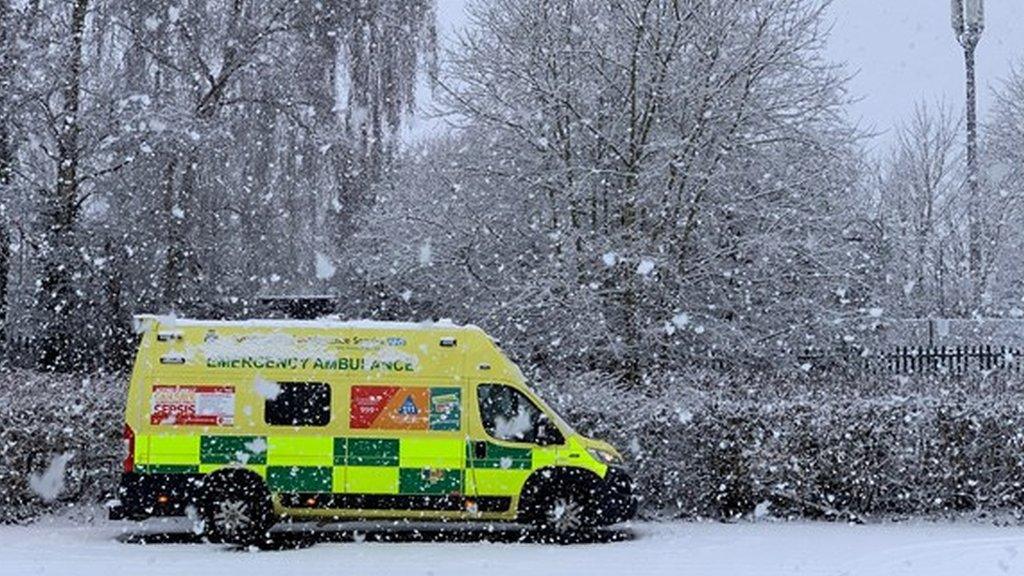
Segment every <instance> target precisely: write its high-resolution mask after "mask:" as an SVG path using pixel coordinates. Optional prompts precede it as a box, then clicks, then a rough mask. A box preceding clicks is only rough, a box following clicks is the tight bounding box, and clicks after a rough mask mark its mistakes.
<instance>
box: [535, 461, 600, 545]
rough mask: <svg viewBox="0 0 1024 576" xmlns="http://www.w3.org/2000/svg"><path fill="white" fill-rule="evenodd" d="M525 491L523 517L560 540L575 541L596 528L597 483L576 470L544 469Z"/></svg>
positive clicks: (543, 531)
mask: <svg viewBox="0 0 1024 576" xmlns="http://www.w3.org/2000/svg"><path fill="white" fill-rule="evenodd" d="M531 480H532V481H530V482H528V483H527V486H526V488H525V490H524V494H523V509H522V513H523V514H522V519H523V520H526V521H527V522H529V523H530V524H533V526H534V527H535V528H537V529H539V530H540V531H541V532H542V533H544V534H548V535H551V536H554V537H555V539H556V540H558V541H563V540H565V541H572V540H573V539H575V538H579V537H582V536H585V535H586V534H588V533H590V532H591V531H592V530H593V529H594V525H595V522H594V506H593V505H592V500H593V493H594V486H595V483H594V482H593V481H592V480H591V478H589V477H588V476H587V474H586V473H583V472H578V471H575V470H565V471H543V472H541V473H540V474H539V475H537V476H536V477H534V478H532V479H531Z"/></svg>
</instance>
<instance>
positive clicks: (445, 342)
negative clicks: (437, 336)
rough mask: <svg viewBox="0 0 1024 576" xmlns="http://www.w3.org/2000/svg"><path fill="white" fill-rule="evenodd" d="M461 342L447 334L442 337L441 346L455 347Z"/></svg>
mask: <svg viewBox="0 0 1024 576" xmlns="http://www.w3.org/2000/svg"><path fill="white" fill-rule="evenodd" d="M458 344H459V342H458V340H456V339H455V337H454V336H445V337H444V338H441V347H443V348H454V347H455V346H457V345H458Z"/></svg>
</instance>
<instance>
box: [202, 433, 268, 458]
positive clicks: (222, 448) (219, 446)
mask: <svg viewBox="0 0 1024 576" xmlns="http://www.w3.org/2000/svg"><path fill="white" fill-rule="evenodd" d="M199 461H200V463H202V464H235V463H239V464H266V463H267V439H266V437H264V436H203V437H202V438H201V442H200V444H199Z"/></svg>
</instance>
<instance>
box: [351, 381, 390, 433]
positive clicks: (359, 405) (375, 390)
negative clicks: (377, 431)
mask: <svg viewBox="0 0 1024 576" xmlns="http://www.w3.org/2000/svg"><path fill="white" fill-rule="evenodd" d="M396 392H398V386H353V387H352V401H351V402H350V405H351V406H350V409H349V421H348V425H349V428H358V429H367V428H373V427H374V426H373V422H374V420H376V419H377V417H378V416H380V413H381V412H383V411H384V407H385V406H387V405H388V401H389V400H391V398H393V397H394V396H395V393H396Z"/></svg>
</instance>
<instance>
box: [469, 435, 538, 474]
mask: <svg viewBox="0 0 1024 576" xmlns="http://www.w3.org/2000/svg"><path fill="white" fill-rule="evenodd" d="M473 452H474V450H473V443H472V442H470V443H467V444H466V458H467V459H468V460H469V461H470V462H471V463H472V466H473V467H474V468H502V469H506V470H529V469H531V468H533V450H532V449H531V448H510V447H507V446H502V445H500V444H494V443H493V442H488V443H487V451H486V455H485V457H484V458H476V457H474V454H473Z"/></svg>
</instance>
